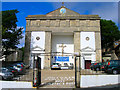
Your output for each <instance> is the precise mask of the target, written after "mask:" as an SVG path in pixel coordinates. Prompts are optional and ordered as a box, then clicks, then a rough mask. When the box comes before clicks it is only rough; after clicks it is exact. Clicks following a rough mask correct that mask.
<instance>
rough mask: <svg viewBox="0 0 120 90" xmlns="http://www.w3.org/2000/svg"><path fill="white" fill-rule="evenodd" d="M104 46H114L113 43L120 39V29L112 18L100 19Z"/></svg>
mask: <svg viewBox="0 0 120 90" xmlns="http://www.w3.org/2000/svg"><path fill="white" fill-rule="evenodd" d="M100 24H101V41H102V48H106V49H107V48H110V47H111V48H112V49H113V43H114V41H116V40H119V39H120V31H119V29H118V27H117V26H116V25H115V23H114V22H113V21H111V20H103V19H101V20H100Z"/></svg>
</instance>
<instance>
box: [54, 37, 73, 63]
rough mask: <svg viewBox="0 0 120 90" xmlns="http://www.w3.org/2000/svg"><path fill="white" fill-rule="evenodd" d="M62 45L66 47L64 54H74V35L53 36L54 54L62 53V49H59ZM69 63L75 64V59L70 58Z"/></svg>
mask: <svg viewBox="0 0 120 90" xmlns="http://www.w3.org/2000/svg"><path fill="white" fill-rule="evenodd" d="M62 43H63V44H64V45H65V46H66V47H65V48H64V53H74V41H73V35H52V52H62V48H61V47H59V46H61V45H62ZM57 55H62V54H57ZM52 60H54V59H52ZM69 62H71V63H74V58H72V56H69Z"/></svg>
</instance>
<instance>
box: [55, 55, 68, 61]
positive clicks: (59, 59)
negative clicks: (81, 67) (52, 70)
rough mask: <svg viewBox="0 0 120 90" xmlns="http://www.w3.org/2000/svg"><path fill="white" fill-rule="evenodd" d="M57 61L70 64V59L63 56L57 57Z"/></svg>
mask: <svg viewBox="0 0 120 90" xmlns="http://www.w3.org/2000/svg"><path fill="white" fill-rule="evenodd" d="M54 58H55V61H59V62H69V57H61V56H55V57H54Z"/></svg>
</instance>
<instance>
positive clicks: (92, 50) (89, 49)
mask: <svg viewBox="0 0 120 90" xmlns="http://www.w3.org/2000/svg"><path fill="white" fill-rule="evenodd" d="M81 51H82V52H94V51H95V50H94V49H93V48H90V47H85V48H83V49H81Z"/></svg>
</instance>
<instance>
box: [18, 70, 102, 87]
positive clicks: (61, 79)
mask: <svg viewBox="0 0 120 90" xmlns="http://www.w3.org/2000/svg"><path fill="white" fill-rule="evenodd" d="M81 74H82V75H96V74H97V75H102V74H104V73H103V72H101V71H99V72H96V71H92V70H89V69H84V70H82V71H81ZM17 80H18V81H31V82H32V81H33V70H32V69H30V70H28V71H27V73H26V74H25V75H22V76H20V77H18V79H17ZM61 87H63V88H75V70H41V86H40V88H61Z"/></svg>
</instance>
